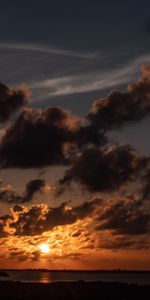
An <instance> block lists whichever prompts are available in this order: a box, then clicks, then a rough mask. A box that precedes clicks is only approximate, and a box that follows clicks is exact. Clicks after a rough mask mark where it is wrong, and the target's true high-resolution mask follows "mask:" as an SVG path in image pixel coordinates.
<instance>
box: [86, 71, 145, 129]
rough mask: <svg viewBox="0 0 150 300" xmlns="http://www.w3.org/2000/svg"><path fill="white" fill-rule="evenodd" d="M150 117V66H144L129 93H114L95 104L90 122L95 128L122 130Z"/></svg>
mask: <svg viewBox="0 0 150 300" xmlns="http://www.w3.org/2000/svg"><path fill="white" fill-rule="evenodd" d="M149 115H150V66H149V65H143V66H142V76H141V77H140V78H139V80H138V81H137V82H135V83H133V84H130V85H129V86H128V90H127V92H119V91H114V92H111V93H110V94H109V95H108V96H106V97H105V98H102V99H99V100H97V101H95V102H94V104H93V107H92V110H91V112H90V113H89V115H88V116H87V118H88V120H89V121H90V122H91V123H92V124H93V125H94V127H95V128H97V130H98V128H100V129H102V128H103V129H104V130H106V131H108V130H110V129H116V128H120V127H121V126H124V125H125V124H128V123H132V122H138V121H140V120H142V119H143V118H145V117H147V116H149Z"/></svg>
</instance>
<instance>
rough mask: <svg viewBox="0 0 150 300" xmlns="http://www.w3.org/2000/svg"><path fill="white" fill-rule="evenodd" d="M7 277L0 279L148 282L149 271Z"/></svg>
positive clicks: (28, 273)
mask: <svg viewBox="0 0 150 300" xmlns="http://www.w3.org/2000/svg"><path fill="white" fill-rule="evenodd" d="M7 273H8V274H9V277H0V280H10V281H11V280H12V281H22V282H42V283H50V282H54V281H78V280H84V281H104V282H109V281H120V282H124V283H138V284H140V285H147V284H150V272H149V273H142V272H141V273H136V272H132V273H130V272H124V273H122V272H121V273H119V272H113V273H111V272H110V273H109V272H108V273H104V272H86V271H85V272H71V271H70V272H65V271H63V272H59V271H58V272H51V271H12V270H11V271H7Z"/></svg>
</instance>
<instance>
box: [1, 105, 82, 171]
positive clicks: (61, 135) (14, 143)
mask: <svg viewBox="0 0 150 300" xmlns="http://www.w3.org/2000/svg"><path fill="white" fill-rule="evenodd" d="M76 119H77V118H75V117H74V116H72V115H71V114H70V113H69V112H68V111H65V110H63V109H61V108H56V107H50V108H47V109H44V110H41V109H24V110H23V111H22V112H21V114H20V116H19V117H18V119H17V121H16V122H15V123H14V124H13V125H10V126H9V127H8V129H7V131H6V134H5V135H4V136H3V137H2V140H1V145H0V156H1V166H2V167H8V166H9V167H23V168H28V167H40V166H41V167H43V166H47V165H55V164H57V165H59V164H65V163H66V162H67V159H66V158H65V153H64V152H65V151H64V147H65V145H66V144H68V145H69V143H72V142H73V138H74V131H75V130H76V127H77V128H78V124H77V123H78V122H76ZM12 137H13V138H12Z"/></svg>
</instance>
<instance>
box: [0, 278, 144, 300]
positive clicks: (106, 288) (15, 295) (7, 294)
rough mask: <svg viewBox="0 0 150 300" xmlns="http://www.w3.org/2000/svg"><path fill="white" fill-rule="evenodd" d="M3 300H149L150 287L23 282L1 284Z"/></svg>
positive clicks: (0, 282)
mask: <svg viewBox="0 0 150 300" xmlns="http://www.w3.org/2000/svg"><path fill="white" fill-rule="evenodd" d="M0 299H2V300H3V299H4V300H5V299H11V300H13V299H15V300H18V299H20V300H21V299H22V300H30V299H32V300H47V299H52V300H58V299H59V300H60V299H62V300H63V299H64V300H75V299H82V300H87V299H90V300H97V299H102V300H129V299H132V300H137V299H140V300H141V299H142V300H149V299H150V286H138V285H137V284H130V285H128V284H124V283H117V282H116V283H102V282H83V281H77V282H55V283H50V284H44V283H22V282H9V281H0Z"/></svg>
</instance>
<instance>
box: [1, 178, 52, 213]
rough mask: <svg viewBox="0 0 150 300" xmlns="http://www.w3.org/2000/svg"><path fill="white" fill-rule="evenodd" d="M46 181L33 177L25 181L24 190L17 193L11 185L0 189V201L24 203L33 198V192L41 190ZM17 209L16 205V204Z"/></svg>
mask: <svg viewBox="0 0 150 300" xmlns="http://www.w3.org/2000/svg"><path fill="white" fill-rule="evenodd" d="M45 186H46V182H45V180H43V179H34V180H31V181H30V182H28V183H27V185H26V188H25V192H24V193H22V194H20V195H19V194H18V193H17V192H16V191H14V190H13V188H12V186H11V185H7V186H6V187H4V188H3V187H2V188H1V189H0V201H1V202H4V203H9V204H11V203H25V202H30V201H32V200H33V197H34V195H35V193H37V192H43V190H44V187H45ZM16 210H17V205H16Z"/></svg>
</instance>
